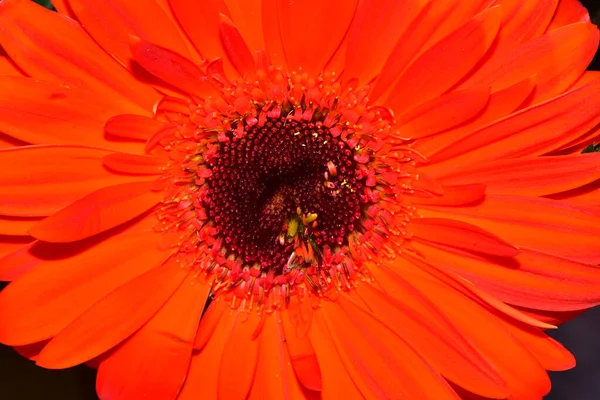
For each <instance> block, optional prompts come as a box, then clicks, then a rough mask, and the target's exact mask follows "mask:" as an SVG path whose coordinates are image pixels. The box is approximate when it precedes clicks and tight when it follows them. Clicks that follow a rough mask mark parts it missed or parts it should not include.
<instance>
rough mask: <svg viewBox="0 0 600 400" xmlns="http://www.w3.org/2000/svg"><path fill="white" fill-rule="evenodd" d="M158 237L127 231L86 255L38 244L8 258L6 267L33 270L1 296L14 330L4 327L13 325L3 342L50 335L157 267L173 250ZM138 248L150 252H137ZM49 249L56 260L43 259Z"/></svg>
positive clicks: (68, 248) (69, 248)
mask: <svg viewBox="0 0 600 400" xmlns="http://www.w3.org/2000/svg"><path fill="white" fill-rule="evenodd" d="M157 235H158V234H157V233H156V232H153V231H141V232H132V233H124V234H121V235H117V236H114V237H111V238H109V239H108V240H106V241H104V242H101V243H99V244H96V245H92V247H90V248H89V249H87V250H84V251H83V252H80V253H76V252H75V251H74V250H78V248H77V247H75V248H74V246H71V245H67V246H62V247H58V246H56V245H48V244H43V243H37V244H33V245H29V246H27V247H25V248H23V249H22V250H19V251H17V252H16V253H14V254H12V255H10V256H8V257H6V258H5V259H4V260H3V261H5V262H6V265H13V266H16V267H25V268H27V269H28V271H26V272H25V273H24V274H21V275H22V276H19V279H17V280H15V281H14V282H13V283H11V284H10V285H9V286H8V287H7V288H6V289H5V290H4V291H3V292H2V294H0V313H1V314H2V318H3V320H4V321H10V328H8V327H9V325H4V326H5V327H6V328H7V329H2V330H1V333H0V337H1V338H2V340H3V342H4V343H10V344H27V343H33V342H37V341H41V340H45V339H49V338H51V337H52V336H55V335H57V334H58V333H59V332H60V331H61V330H62V329H64V328H65V327H66V326H67V325H68V324H70V323H71V322H73V321H74V320H75V319H76V318H77V317H78V316H79V315H81V314H82V313H83V312H84V311H86V310H87V309H89V308H90V307H92V306H93V305H94V303H96V302H98V301H99V300H101V299H102V298H103V297H104V296H106V295H107V294H108V293H110V292H111V291H112V290H113V289H114V288H116V287H119V286H121V285H123V284H126V283H127V282H129V281H130V280H131V279H133V278H135V277H136V276H139V275H141V274H143V273H145V272H147V271H149V270H150V269H152V268H155V267H156V266H157V265H159V264H160V263H161V262H162V261H163V260H165V258H166V257H167V256H168V255H169V253H170V251H169V250H161V249H159V248H158V246H157V245H156V244H155V242H156V241H157ZM78 246H79V247H82V246H83V244H82V243H79V244H78ZM135 248H137V249H139V248H144V251H143V252H132V251H131V249H135ZM84 249H85V247H84ZM40 253H42V254H41V255H40ZM44 253H50V258H49V257H48V256H44V257H42V255H44ZM4 265H5V264H3V269H4ZM15 304H19V307H15V306H14V305H15Z"/></svg>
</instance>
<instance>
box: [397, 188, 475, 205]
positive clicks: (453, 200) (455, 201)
mask: <svg viewBox="0 0 600 400" xmlns="http://www.w3.org/2000/svg"><path fill="white" fill-rule="evenodd" d="M485 190H486V187H485V185H483V184H473V185H457V186H443V191H444V192H443V194H441V195H439V196H432V197H417V196H412V197H409V196H407V197H406V198H407V199H410V202H411V203H414V204H431V205H436V206H464V205H467V204H472V203H476V202H478V201H480V200H483V198H484V196H485Z"/></svg>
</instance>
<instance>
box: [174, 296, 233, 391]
mask: <svg viewBox="0 0 600 400" xmlns="http://www.w3.org/2000/svg"><path fill="white" fill-rule="evenodd" d="M215 301H217V302H224V300H223V299H222V298H219V297H217V298H216V299H215ZM226 307H227V312H226V313H224V314H223V318H222V319H221V320H220V321H219V324H218V325H217V326H216V329H215V331H214V334H213V335H211V336H210V337H209V338H208V342H207V343H206V346H205V347H204V348H203V349H202V350H201V351H200V352H199V353H195V354H194V355H193V356H192V361H191V363H190V369H189V371H188V375H187V378H186V380H185V384H184V385H183V388H182V389H181V392H180V393H179V396H178V398H177V399H178V400H180V399H182V400H197V399H198V398H201V399H216V398H218V397H217V393H218V389H217V388H218V379H219V373H220V368H219V363H220V361H221V359H222V354H223V349H224V348H225V343H226V342H227V340H228V338H229V333H230V331H231V326H232V324H233V322H234V319H235V317H236V313H235V312H234V311H232V310H231V309H230V308H229V306H226Z"/></svg>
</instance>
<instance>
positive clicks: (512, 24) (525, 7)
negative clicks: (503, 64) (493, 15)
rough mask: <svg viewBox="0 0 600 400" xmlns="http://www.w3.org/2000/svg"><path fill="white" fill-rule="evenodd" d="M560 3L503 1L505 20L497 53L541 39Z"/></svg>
mask: <svg viewBox="0 0 600 400" xmlns="http://www.w3.org/2000/svg"><path fill="white" fill-rule="evenodd" d="M558 3H559V0H539V1H528V2H523V1H521V0H503V1H502V2H501V3H500V4H501V6H502V9H503V12H504V18H503V21H502V29H501V30H500V33H499V34H498V43H497V45H496V49H495V51H496V52H498V53H501V52H502V51H503V50H505V49H507V48H515V47H518V46H519V45H521V44H523V43H526V42H528V41H530V40H533V39H536V38H538V37H540V36H541V35H542V34H543V33H544V32H545V31H546V28H547V27H548V25H549V24H550V21H551V19H552V16H553V15H554V12H555V10H556V7H557V5H558Z"/></svg>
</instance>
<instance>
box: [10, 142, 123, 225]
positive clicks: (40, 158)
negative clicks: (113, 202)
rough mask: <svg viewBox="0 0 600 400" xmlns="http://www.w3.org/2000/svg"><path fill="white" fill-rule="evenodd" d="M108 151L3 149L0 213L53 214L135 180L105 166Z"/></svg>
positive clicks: (45, 148) (94, 149) (60, 147)
mask: <svg viewBox="0 0 600 400" xmlns="http://www.w3.org/2000/svg"><path fill="white" fill-rule="evenodd" d="M107 154H110V151H108V150H102V149H97V148H90V147H84V146H23V147H16V148H11V149H5V150H0V168H1V169H2V171H3V172H2V174H1V175H0V214H3V215H10V216H18V217H37V216H46V215H50V214H52V213H54V212H56V211H58V210H60V209H62V208H64V207H66V206H67V205H69V204H71V203H72V202H73V201H75V200H77V199H79V198H81V197H82V196H85V195H87V194H89V193H91V192H93V191H95V190H99V189H101V188H103V187H106V186H111V185H117V184H119V183H123V182H128V181H131V180H132V177H131V176H118V175H114V174H111V173H110V172H109V171H107V170H106V169H105V168H104V167H103V165H102V157H104V156H105V155H107Z"/></svg>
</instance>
